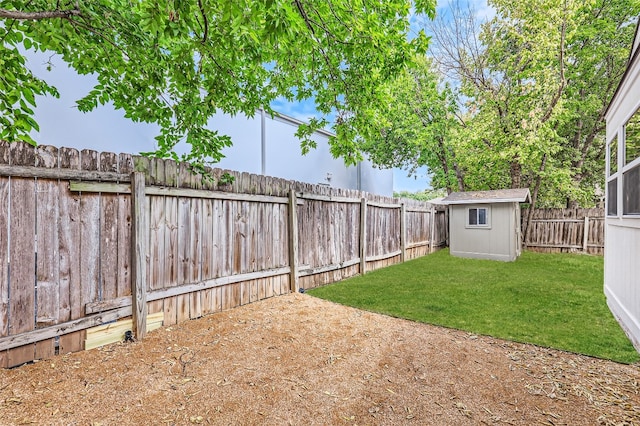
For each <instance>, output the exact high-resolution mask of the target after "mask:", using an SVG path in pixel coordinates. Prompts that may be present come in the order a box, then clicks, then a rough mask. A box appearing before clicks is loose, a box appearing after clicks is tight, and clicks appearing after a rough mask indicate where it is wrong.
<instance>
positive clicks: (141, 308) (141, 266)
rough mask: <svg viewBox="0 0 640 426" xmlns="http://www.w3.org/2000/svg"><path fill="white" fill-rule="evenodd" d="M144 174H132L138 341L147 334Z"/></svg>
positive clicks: (133, 279) (135, 330) (134, 308)
mask: <svg viewBox="0 0 640 426" xmlns="http://www.w3.org/2000/svg"><path fill="white" fill-rule="evenodd" d="M144 190H145V187H144V173H140V172H133V173H131V302H132V306H131V313H132V315H133V333H134V335H135V337H136V339H138V340H142V339H144V337H145V336H146V334H147V276H146V275H147V268H146V252H147V242H146V240H145V238H144V236H145V229H146V226H147V224H146V220H145V216H146V215H145V207H144V205H145V195H144Z"/></svg>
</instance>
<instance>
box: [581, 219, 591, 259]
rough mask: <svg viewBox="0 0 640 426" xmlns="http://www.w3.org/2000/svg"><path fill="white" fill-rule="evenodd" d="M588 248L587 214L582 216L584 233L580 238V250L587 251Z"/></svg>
mask: <svg viewBox="0 0 640 426" xmlns="http://www.w3.org/2000/svg"><path fill="white" fill-rule="evenodd" d="M587 250H589V216H585V217H584V235H583V238H582V251H583V252H585V253H587Z"/></svg>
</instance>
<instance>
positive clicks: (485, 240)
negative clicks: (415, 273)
mask: <svg viewBox="0 0 640 426" xmlns="http://www.w3.org/2000/svg"><path fill="white" fill-rule="evenodd" d="M482 207H488V208H489V209H490V212H489V220H490V226H489V227H487V228H469V227H467V209H468V208H482ZM516 207H518V204H517V203H497V204H465V205H452V206H451V210H450V219H449V220H450V222H449V223H450V225H449V227H450V229H449V232H450V243H449V246H450V253H451V254H452V255H454V256H459V257H470V258H476V259H493V260H502V261H513V260H515V259H516V235H515V232H516V225H515V221H516V213H515V210H516Z"/></svg>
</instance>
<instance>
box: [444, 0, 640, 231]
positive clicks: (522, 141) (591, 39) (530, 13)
mask: <svg viewBox="0 0 640 426" xmlns="http://www.w3.org/2000/svg"><path fill="white" fill-rule="evenodd" d="M489 3H490V4H491V5H492V6H493V7H494V8H495V9H496V16H495V17H494V18H493V19H491V20H490V21H489V22H486V23H484V24H482V25H479V24H477V22H475V20H474V15H473V13H472V12H470V11H465V10H463V9H462V8H461V7H460V6H459V5H456V4H454V5H453V7H452V9H451V16H450V17H449V19H448V20H443V19H440V20H437V21H436V22H435V23H434V24H433V26H432V28H431V30H432V32H433V42H432V46H433V50H432V54H433V57H434V61H435V62H436V64H437V65H438V68H439V69H440V70H442V72H444V73H445V74H446V75H447V76H448V78H449V79H451V80H452V81H455V82H456V84H457V85H458V87H459V88H460V90H461V93H462V95H463V96H462V99H464V100H465V104H464V105H462V107H461V111H464V112H465V113H464V114H461V115H464V117H465V120H464V125H463V126H462V129H463V130H464V131H465V135H464V137H462V139H463V140H464V141H465V142H464V144H463V145H461V146H460V151H459V152H457V158H458V162H459V164H460V165H461V167H462V168H463V169H464V173H465V183H466V184H467V185H468V187H469V188H471V189H492V188H501V187H518V186H527V187H530V188H532V198H533V201H534V205H535V204H536V202H538V201H539V202H540V203H542V204H543V205H546V206H558V205H562V204H570V205H576V204H578V203H581V204H587V205H588V204H590V203H592V202H593V201H592V200H593V199H594V198H595V197H594V192H595V190H596V188H597V186H598V185H600V187H601V185H602V177H603V174H604V173H603V168H604V149H603V147H604V139H603V129H604V121H603V117H604V111H605V109H606V107H607V105H608V103H609V100H610V99H611V96H612V94H613V91H614V90H615V88H616V86H617V84H618V81H619V79H620V76H621V75H622V73H623V72H624V69H625V65H626V60H627V57H628V49H629V46H630V43H631V41H632V38H633V31H634V26H633V23H635V22H636V20H637V16H638V14H639V13H640V5H638V3H637V2H635V1H631V0H589V1H584V2H577V1H572V0H567V1H563V2H557V1H552V0H535V1H529V2H515V1H512V0H493V1H490V2H489ZM525 229H526V228H525Z"/></svg>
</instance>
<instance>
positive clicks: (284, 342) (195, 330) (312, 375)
mask: <svg viewBox="0 0 640 426" xmlns="http://www.w3.org/2000/svg"><path fill="white" fill-rule="evenodd" d="M639 382H640V367H639V366H638V365H634V366H628V365H621V364H616V363H614V362H610V361H603V360H598V359H593V358H589V357H585V356H579V355H574V354H569V353H565V352H560V351H556V350H550V349H545V348H539V347H536V346H532V345H523V344H517V343H512V342H506V341H502V340H498V339H493V338H489V337H484V336H475V335H471V334H469V333H466V332H461V331H456V330H450V329H445V328H440V327H433V326H429V325H424V324H418V323H414V322H410V321H405V320H400V319H395V318H390V317H387V316H383V315H378V314H373V313H369V312H363V311H360V310H357V309H352V308H348V307H344V306H340V305H336V304H333V303H330V302H326V301H322V300H319V299H316V298H314V297H311V296H309V295H306V294H291V295H287V296H282V297H276V298H271V299H268V300H264V301H261V302H258V303H254V304H251V305H246V306H243V307H240V308H237V309H234V310H231V311H226V312H221V313H217V314H214V315H211V316H207V317H204V318H201V319H198V320H194V321H189V322H186V323H183V324H180V325H177V326H171V327H163V328H161V329H160V330H157V331H154V332H152V333H150V334H149V336H148V337H147V339H145V340H144V341H143V342H135V343H126V344H125V343H122V344H113V345H109V346H105V347H103V348H100V349H94V350H90V351H85V352H80V353H76V354H70V355H66V356H59V357H56V358H53V359H51V360H47V361H40V362H37V363H35V364H33V365H26V366H22V367H19V368H16V369H13V370H2V371H0V423H1V424H7V425H13V424H38V425H190V424H216V425H218V424H220V425H252V424H255V425H257V424H260V425H263V424H264V425H288V424H291V425H309V424H316V425H404V424H406V425H429V424H433V425H465V424H470V425H471V424H473V425H476V424H488V425H502V424H506V425H534V424H535V425H540V424H542V425H545V424H546V425H563V424H569V425H589V424H591V425H598V424H603V425H609V424H610V425H614V424H615V425H630V424H640V394H639V391H640V384H639Z"/></svg>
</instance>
